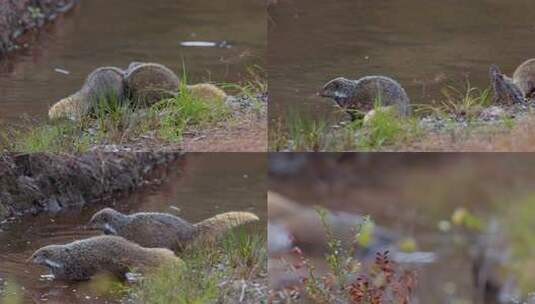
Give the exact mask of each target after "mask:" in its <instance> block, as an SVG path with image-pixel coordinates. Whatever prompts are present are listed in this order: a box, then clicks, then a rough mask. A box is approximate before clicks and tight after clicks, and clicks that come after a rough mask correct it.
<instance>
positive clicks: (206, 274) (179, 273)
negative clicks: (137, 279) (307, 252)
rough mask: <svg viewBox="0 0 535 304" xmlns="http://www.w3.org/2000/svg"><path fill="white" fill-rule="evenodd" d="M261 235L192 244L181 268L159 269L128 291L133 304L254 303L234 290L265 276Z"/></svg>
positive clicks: (249, 295) (246, 294) (244, 293)
mask: <svg viewBox="0 0 535 304" xmlns="http://www.w3.org/2000/svg"><path fill="white" fill-rule="evenodd" d="M265 243H266V239H265V235H264V234H259V233H256V234H251V233H248V232H247V231H246V230H245V229H242V230H237V231H231V232H229V233H228V234H226V235H224V236H223V237H222V239H221V240H220V241H216V242H213V241H208V242H202V243H198V244H195V245H194V246H192V247H189V248H186V249H185V250H184V251H183V252H181V253H180V257H181V258H182V260H183V261H184V264H183V265H182V266H172V267H169V266H167V267H162V268H161V269H159V270H158V271H157V272H155V273H154V274H152V275H150V276H148V277H147V278H144V279H142V281H141V284H139V285H136V286H134V287H133V288H132V289H131V290H130V297H131V298H132V299H135V300H136V301H135V303H149V302H150V303H178V304H181V303H182V304H186V303H199V304H201V303H237V302H239V301H240V298H245V299H247V300H248V301H246V303H256V302H255V301H256V300H253V299H252V298H254V294H253V293H252V292H249V291H246V290H242V288H238V289H236V283H238V282H241V281H242V280H244V281H246V282H248V283H249V282H250V281H252V280H262V279H261V277H263V278H265V274H266V272H267V251H266V246H265Z"/></svg>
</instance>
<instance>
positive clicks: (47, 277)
mask: <svg viewBox="0 0 535 304" xmlns="http://www.w3.org/2000/svg"><path fill="white" fill-rule="evenodd" d="M39 278H40V280H41V281H53V280H54V278H55V277H54V275H53V274H42V275H40V276H39Z"/></svg>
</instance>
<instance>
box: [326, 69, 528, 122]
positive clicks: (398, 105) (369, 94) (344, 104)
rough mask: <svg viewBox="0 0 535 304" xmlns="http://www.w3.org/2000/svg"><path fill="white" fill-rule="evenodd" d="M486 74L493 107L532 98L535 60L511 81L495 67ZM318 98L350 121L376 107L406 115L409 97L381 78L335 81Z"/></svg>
mask: <svg viewBox="0 0 535 304" xmlns="http://www.w3.org/2000/svg"><path fill="white" fill-rule="evenodd" d="M489 72H490V82H491V86H492V89H493V93H494V100H493V103H495V104H503V105H507V106H511V105H514V104H519V103H523V102H525V101H526V100H532V99H534V98H535V59H529V60H526V61H524V62H523V63H522V64H521V65H519V66H518V68H517V69H516V70H515V72H514V74H513V78H509V77H507V76H506V75H504V74H503V73H502V72H501V71H500V69H499V68H498V66H496V65H492V66H491V67H490V71H489ZM318 95H320V96H322V97H328V98H332V99H334V101H336V103H337V105H338V106H340V107H341V108H342V109H344V110H346V111H347V112H348V113H349V115H351V119H352V120H355V119H357V118H359V117H362V116H363V115H359V113H358V111H364V112H369V111H371V110H372V109H373V108H374V107H376V106H380V107H388V108H391V107H393V108H394V109H396V110H397V114H399V115H400V116H407V115H409V113H410V101H409V97H408V96H407V93H406V92H405V90H404V89H403V87H401V85H400V84H399V83H398V82H396V81H395V80H393V79H391V78H389V77H384V76H366V77H363V78H360V79H358V80H351V79H346V78H343V77H338V78H335V79H333V80H331V81H329V82H327V83H326V84H325V85H324V86H323V88H322V89H321V90H320V92H319V93H318Z"/></svg>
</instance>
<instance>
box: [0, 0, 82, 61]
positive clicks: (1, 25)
mask: <svg viewBox="0 0 535 304" xmlns="http://www.w3.org/2000/svg"><path fill="white" fill-rule="evenodd" d="M77 2H78V0H16V1H13V0H0V57H2V56H3V55H4V54H6V53H7V52H8V51H10V50H13V49H16V48H18V42H19V38H20V37H21V36H22V35H23V34H24V33H26V32H28V31H30V30H33V29H36V28H38V27H41V26H43V25H44V24H45V23H46V22H47V21H51V20H54V19H56V17H57V16H58V15H59V14H61V13H64V12H66V11H68V10H70V9H71V8H73V7H74V5H75V4H76V3H77Z"/></svg>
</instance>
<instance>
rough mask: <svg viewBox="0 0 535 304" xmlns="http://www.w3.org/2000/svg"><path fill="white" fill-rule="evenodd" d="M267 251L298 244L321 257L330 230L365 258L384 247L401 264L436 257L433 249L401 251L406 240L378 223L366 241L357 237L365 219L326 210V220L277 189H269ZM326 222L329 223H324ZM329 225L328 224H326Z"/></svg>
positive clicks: (342, 242)
mask: <svg viewBox="0 0 535 304" xmlns="http://www.w3.org/2000/svg"><path fill="white" fill-rule="evenodd" d="M268 213H269V215H268V217H269V223H268V251H269V253H270V254H275V255H276V254H280V253H283V252H285V251H286V252H287V251H289V250H290V249H291V248H292V247H293V246H298V247H299V248H300V249H302V250H303V252H305V253H306V254H308V255H319V256H322V255H324V254H325V253H327V252H328V250H329V241H331V240H330V239H329V235H327V229H329V231H330V233H331V236H332V237H333V238H334V239H336V240H337V241H340V242H341V243H340V244H341V246H342V247H343V248H345V249H349V248H353V249H355V254H356V255H357V256H358V257H359V258H361V259H363V260H366V259H369V258H371V259H373V258H374V257H375V253H377V252H378V251H382V250H385V249H389V250H391V252H392V254H393V255H392V258H393V259H394V260H395V261H396V262H399V263H417V264H421V263H430V262H433V261H434V260H435V259H436V256H435V254H434V253H432V252H408V253H405V252H400V250H399V248H397V247H398V243H399V242H400V241H402V240H403V239H402V238H401V237H400V236H398V235H397V234H395V233H393V232H392V231H389V230H387V229H385V228H383V227H380V226H378V225H372V226H371V227H370V228H371V231H368V232H369V233H370V235H369V237H367V238H368V240H367V241H366V243H365V244H364V243H359V241H357V239H356V235H357V233H361V232H362V231H359V227H363V224H364V223H365V221H364V218H363V217H362V216H359V215H357V214H351V213H347V212H332V211H328V210H325V218H324V222H323V221H322V219H321V218H320V215H319V213H318V211H317V210H314V209H312V208H307V207H305V206H301V205H299V204H297V203H296V202H294V201H292V200H290V199H288V198H286V197H284V196H282V195H280V194H278V193H275V192H268ZM324 224H326V225H324ZM326 226H327V227H326Z"/></svg>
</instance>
